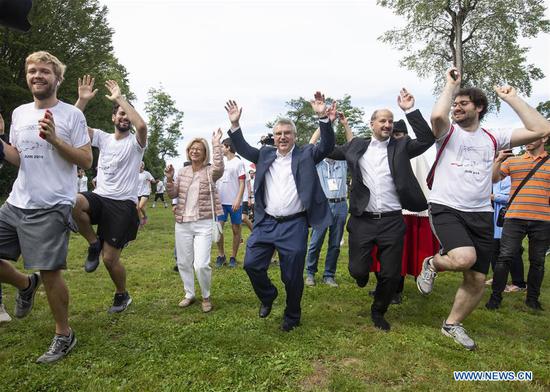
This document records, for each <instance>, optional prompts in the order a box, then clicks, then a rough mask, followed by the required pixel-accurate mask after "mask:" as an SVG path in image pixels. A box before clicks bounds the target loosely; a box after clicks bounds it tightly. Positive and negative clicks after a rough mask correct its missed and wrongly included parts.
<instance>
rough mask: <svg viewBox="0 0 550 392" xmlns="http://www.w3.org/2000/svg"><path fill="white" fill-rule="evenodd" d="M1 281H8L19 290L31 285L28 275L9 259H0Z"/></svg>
mask: <svg viewBox="0 0 550 392" xmlns="http://www.w3.org/2000/svg"><path fill="white" fill-rule="evenodd" d="M0 282H2V283H8V284H11V285H12V286H14V287H16V288H17V289H19V290H24V289H26V288H27V287H29V284H30V281H29V277H28V275H25V274H23V273H21V272H19V271H18V270H17V269H16V268H15V267H14V266H13V265H12V264H11V263H10V262H9V261H6V260H1V259H0Z"/></svg>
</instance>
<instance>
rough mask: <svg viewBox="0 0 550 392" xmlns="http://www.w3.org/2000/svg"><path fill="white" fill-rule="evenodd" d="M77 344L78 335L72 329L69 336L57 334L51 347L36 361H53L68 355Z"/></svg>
mask: <svg viewBox="0 0 550 392" xmlns="http://www.w3.org/2000/svg"><path fill="white" fill-rule="evenodd" d="M75 344H76V336H75V334H74V332H73V331H72V330H71V334H70V335H69V336H63V335H57V334H56V335H55V336H54V337H53V340H52V344H50V348H49V349H48V351H46V352H45V353H44V354H42V355H41V356H40V357H39V358H38V359H37V360H36V363H52V362H55V361H58V360H60V359H61V358H63V357H64V356H65V355H67V354H68V353H69V352H70V351H71V350H72V349H73V347H74V346H75Z"/></svg>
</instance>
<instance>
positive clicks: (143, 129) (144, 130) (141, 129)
mask: <svg viewBox="0 0 550 392" xmlns="http://www.w3.org/2000/svg"><path fill="white" fill-rule="evenodd" d="M136 131H137V132H139V133H147V125H146V124H145V123H141V124H138V125H136Z"/></svg>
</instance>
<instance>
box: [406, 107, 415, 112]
mask: <svg viewBox="0 0 550 392" xmlns="http://www.w3.org/2000/svg"><path fill="white" fill-rule="evenodd" d="M415 110H416V109H415V108H414V106H413V107H412V108H410V109H407V110H405V114H409V113H412V112H414V111H415Z"/></svg>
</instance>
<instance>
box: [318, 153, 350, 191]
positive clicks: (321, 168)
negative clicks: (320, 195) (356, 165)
mask: <svg viewBox="0 0 550 392" xmlns="http://www.w3.org/2000/svg"><path fill="white" fill-rule="evenodd" d="M317 175H318V176H319V180H320V182H321V187H322V188H323V192H325V196H326V197H327V199H341V198H345V197H346V196H347V194H348V185H347V184H346V180H347V176H348V163H347V162H346V161H335V160H333V159H329V158H325V159H323V160H322V161H321V162H319V163H318V164H317Z"/></svg>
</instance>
